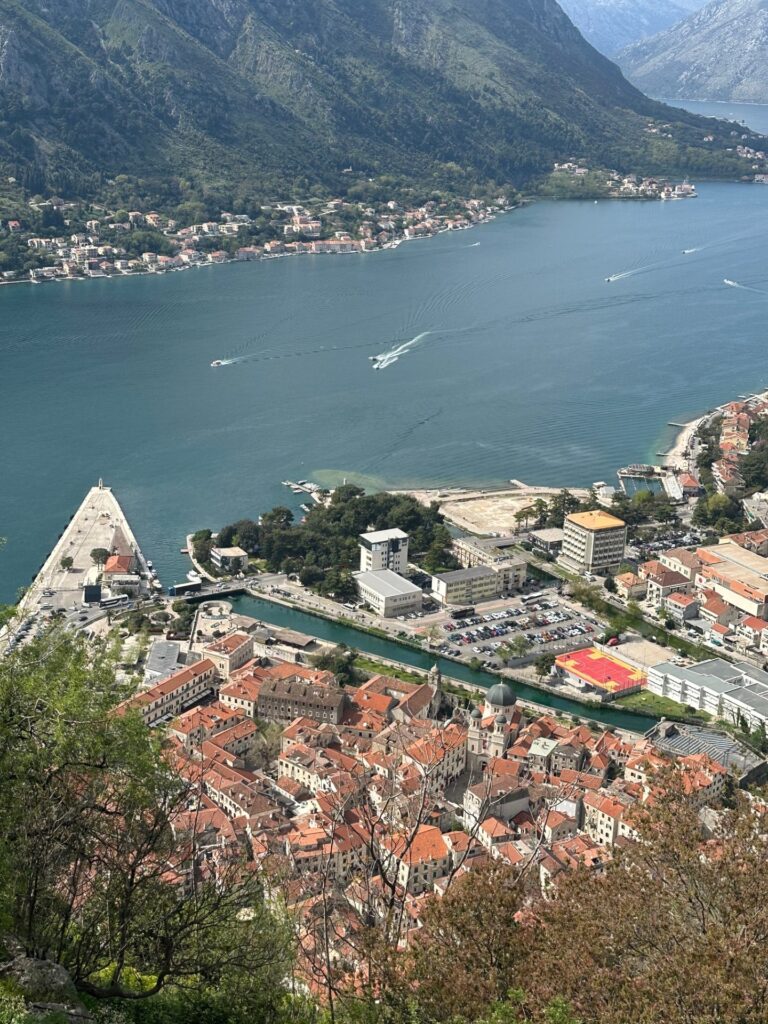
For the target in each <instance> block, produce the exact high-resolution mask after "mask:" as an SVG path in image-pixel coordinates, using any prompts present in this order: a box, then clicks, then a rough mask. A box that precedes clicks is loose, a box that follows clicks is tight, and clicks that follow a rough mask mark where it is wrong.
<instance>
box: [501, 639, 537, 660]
mask: <svg viewBox="0 0 768 1024" xmlns="http://www.w3.org/2000/svg"><path fill="white" fill-rule="evenodd" d="M506 646H507V647H508V648H509V650H510V651H511V653H512V657H513V658H524V657H525V655H526V654H527V653H528V652H529V651H530V649H531V647H532V646H533V644H532V643H531V641H530V640H528V639H527V638H526V637H524V636H523V634H522V633H518V634H517V635H516V636H513V637H512V639H511V640H510V641H509V642H508V643H507V644H506Z"/></svg>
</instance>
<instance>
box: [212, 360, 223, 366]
mask: <svg viewBox="0 0 768 1024" xmlns="http://www.w3.org/2000/svg"><path fill="white" fill-rule="evenodd" d="M223 365H224V360H223V359H214V360H213V362H212V363H211V366H223Z"/></svg>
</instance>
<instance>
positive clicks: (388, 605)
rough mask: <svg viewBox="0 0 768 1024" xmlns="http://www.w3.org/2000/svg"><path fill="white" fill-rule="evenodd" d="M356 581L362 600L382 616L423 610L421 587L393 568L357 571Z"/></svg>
mask: <svg viewBox="0 0 768 1024" xmlns="http://www.w3.org/2000/svg"><path fill="white" fill-rule="evenodd" d="M355 583H356V584H357V593H358V596H359V597H360V600H361V601H364V602H365V603H366V604H367V605H368V606H369V607H370V608H372V609H373V610H374V611H375V612H376V614H377V615H381V616H382V618H385V619H389V618H392V617H393V616H396V615H407V614H409V613H410V612H418V611H421V606H422V598H423V595H422V592H421V588H420V587H417V586H416V584H415V583H411V581H410V580H406V579H404V578H403V577H402V576H398V574H397V573H396V572H393V571H392V570H391V569H371V570H369V571H368V572H356V573H355Z"/></svg>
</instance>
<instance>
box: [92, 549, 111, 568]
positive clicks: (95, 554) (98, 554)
mask: <svg viewBox="0 0 768 1024" xmlns="http://www.w3.org/2000/svg"><path fill="white" fill-rule="evenodd" d="M108 558H109V551H107V549H106V548H93V550H92V551H91V561H92V562H93V564H94V565H104V563H105V562H106V561H107V559H108Z"/></svg>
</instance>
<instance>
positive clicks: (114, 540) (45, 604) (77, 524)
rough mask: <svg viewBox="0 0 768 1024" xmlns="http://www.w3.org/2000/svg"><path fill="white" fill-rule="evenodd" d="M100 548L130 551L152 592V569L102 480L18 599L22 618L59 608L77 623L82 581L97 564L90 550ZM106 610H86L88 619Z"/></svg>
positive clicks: (121, 511)
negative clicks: (66, 564)
mask: <svg viewBox="0 0 768 1024" xmlns="http://www.w3.org/2000/svg"><path fill="white" fill-rule="evenodd" d="M97 548H103V549H104V550H106V551H108V552H109V553H110V554H119V555H130V556H131V557H132V559H133V562H134V566H135V572H136V573H137V574H138V575H140V576H141V577H142V578H143V580H145V581H146V583H147V591H149V589H150V586H151V584H150V582H149V581H150V578H151V574H150V569H149V566H148V565H147V560H146V558H145V557H144V555H143V554H142V552H141V549H140V548H139V544H138V541H137V540H136V537H135V536H134V534H133V530H132V529H131V526H130V524H129V522H128V519H127V518H126V515H125V513H124V512H123V510H122V508H121V507H120V505H119V503H118V501H117V498H116V497H115V495H114V493H113V491H112V488H111V487H107V486H106V485H105V484H104V482H103V481H102V480H99V482H98V484H97V485H96V486H95V487H92V488H91V489H90V490H89V491H88V493H87V494H86V496H85V498H84V499H83V502H82V504H81V505H80V507H79V508H78V509H77V511H76V512H75V514H74V515H73V516H72V518H71V519H70V521H69V523H68V524H67V526H66V528H65V530H64V532H63V533H62V534H61V536H60V537H59V539H58V540H57V542H56V544H55V545H54V547H53V550H52V551H51V553H50V554H49V555H48V558H47V559H46V561H45V562H44V564H43V566H42V568H41V569H40V571H39V572H38V574H37V576H36V577H35V578H34V580H33V581H32V583H31V584H30V586H29V588H28V590H27V592H26V593H25V594H24V596H23V598H22V599H21V601H20V602H19V606H18V615H19V617H23V616H27V617H28V616H30V615H33V614H39V613H44V614H46V615H47V614H48V613H50V612H52V611H54V610H56V611H59V610H61V611H63V612H64V614H65V616H66V617H67V619H69V620H70V621H71V622H74V621H76V620H77V618H78V616H79V615H81V614H84V613H86V609H85V608H84V607H83V584H84V582H85V580H86V577H87V575H88V573H89V572H90V570H91V569H92V568H93V559H92V558H91V552H92V551H94V550H95V549H97ZM65 558H66V559H70V558H71V559H72V565H71V566H70V567H69V568H63V567H62V564H61V563H62V559H65ZM105 615H106V612H105V611H103V610H102V609H99V608H94V609H92V610H90V611H88V612H87V617H88V620H89V622H88V624H91V623H92V622H94V621H96V619H98V618H101V617H103V616H105Z"/></svg>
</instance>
